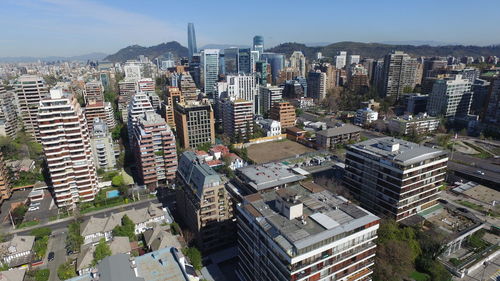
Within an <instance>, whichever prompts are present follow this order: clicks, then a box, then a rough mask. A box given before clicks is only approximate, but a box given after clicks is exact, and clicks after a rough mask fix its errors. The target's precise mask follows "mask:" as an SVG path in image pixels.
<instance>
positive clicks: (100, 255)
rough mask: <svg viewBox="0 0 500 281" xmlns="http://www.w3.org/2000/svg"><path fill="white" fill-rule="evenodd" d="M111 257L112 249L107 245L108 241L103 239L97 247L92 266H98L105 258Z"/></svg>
mask: <svg viewBox="0 0 500 281" xmlns="http://www.w3.org/2000/svg"><path fill="white" fill-rule="evenodd" d="M109 256H111V249H110V248H109V245H108V244H107V243H106V240H104V238H101V240H99V243H98V244H97V246H95V251H94V260H93V261H92V264H93V265H96V264H97V263H98V262H100V261H101V260H103V259H104V258H105V257H109Z"/></svg>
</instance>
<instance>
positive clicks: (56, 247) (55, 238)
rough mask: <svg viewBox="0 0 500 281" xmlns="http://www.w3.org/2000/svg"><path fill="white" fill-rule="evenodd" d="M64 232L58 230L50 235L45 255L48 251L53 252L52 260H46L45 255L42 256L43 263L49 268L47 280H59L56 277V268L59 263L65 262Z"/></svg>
mask: <svg viewBox="0 0 500 281" xmlns="http://www.w3.org/2000/svg"><path fill="white" fill-rule="evenodd" d="M66 235H67V233H66V232H58V233H55V234H53V235H52V237H51V238H50V240H49V244H48V246H47V255H48V253H50V252H54V254H55V255H54V260H53V261H48V260H47V256H45V258H44V263H46V264H47V268H48V269H50V277H49V281H59V278H58V277H57V268H58V267H59V265H60V264H63V263H65V262H66V249H65V245H66V243H65V241H66Z"/></svg>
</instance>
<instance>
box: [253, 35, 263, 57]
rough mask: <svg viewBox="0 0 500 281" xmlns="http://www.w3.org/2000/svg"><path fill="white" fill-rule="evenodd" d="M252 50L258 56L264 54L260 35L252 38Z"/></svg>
mask: <svg viewBox="0 0 500 281" xmlns="http://www.w3.org/2000/svg"><path fill="white" fill-rule="evenodd" d="M253 50H254V51H258V52H259V54H262V53H263V52H264V37H262V36H260V35H256V36H254V37H253Z"/></svg>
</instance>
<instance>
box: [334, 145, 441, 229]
mask: <svg viewBox="0 0 500 281" xmlns="http://www.w3.org/2000/svg"><path fill="white" fill-rule="evenodd" d="M447 162H448V155H447V153H446V152H444V151H441V150H438V149H434V148H430V147H426V146H421V145H418V144H415V143H411V142H407V141H404V140H400V139H395V138H392V137H383V138H377V139H371V140H367V141H363V142H360V143H357V144H353V145H350V146H348V148H347V154H346V162H345V164H346V168H345V176H344V183H345V185H346V186H347V187H348V188H349V189H350V190H351V191H352V193H353V195H354V196H355V197H356V198H357V199H358V200H359V201H360V202H361V206H363V207H365V208H367V209H368V210H372V211H373V212H375V213H377V214H380V215H383V216H387V217H391V218H393V219H396V220H397V221H400V220H402V219H404V218H407V217H409V216H412V215H415V214H417V213H418V212H421V211H423V210H426V209H429V208H430V207H432V206H434V205H435V204H437V202H436V200H437V199H438V194H439V188H440V187H441V185H442V183H443V181H444V178H445V174H446V166H447Z"/></svg>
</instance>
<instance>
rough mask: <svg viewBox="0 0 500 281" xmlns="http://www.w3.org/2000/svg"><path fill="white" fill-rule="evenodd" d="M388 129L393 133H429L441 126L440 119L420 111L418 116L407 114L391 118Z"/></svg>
mask: <svg viewBox="0 0 500 281" xmlns="http://www.w3.org/2000/svg"><path fill="white" fill-rule="evenodd" d="M387 127H388V129H389V131H391V133H397V134H400V135H407V134H409V133H411V132H412V131H415V132H416V133H417V134H428V133H432V132H435V131H436V130H437V128H438V127H439V119H438V118H436V117H430V116H428V115H427V113H420V114H418V115H416V116H413V115H405V116H403V117H395V118H392V119H391V120H389V124H388V126H387Z"/></svg>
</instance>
